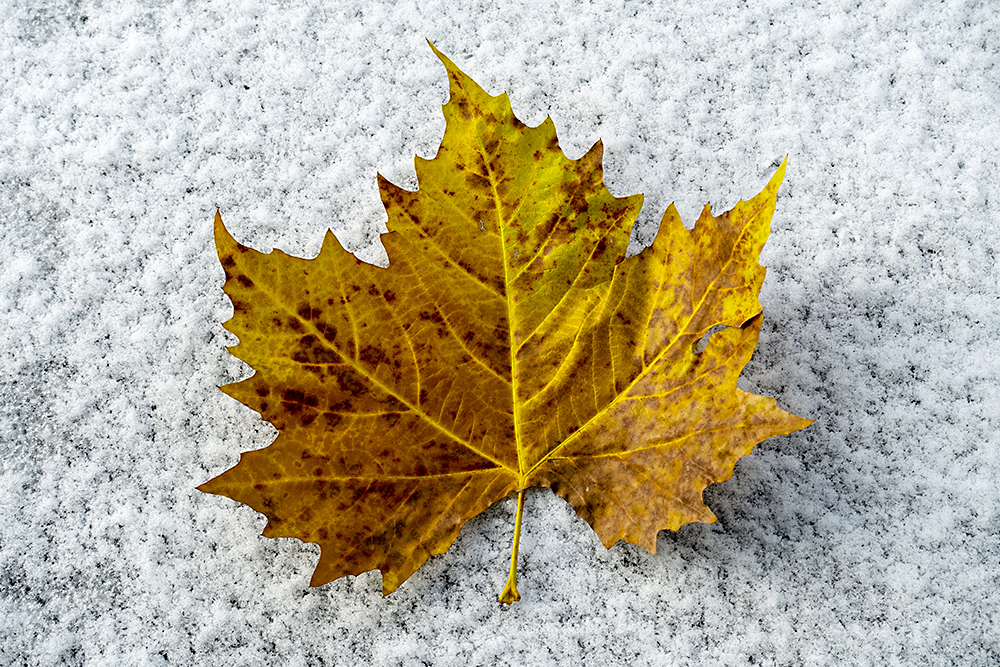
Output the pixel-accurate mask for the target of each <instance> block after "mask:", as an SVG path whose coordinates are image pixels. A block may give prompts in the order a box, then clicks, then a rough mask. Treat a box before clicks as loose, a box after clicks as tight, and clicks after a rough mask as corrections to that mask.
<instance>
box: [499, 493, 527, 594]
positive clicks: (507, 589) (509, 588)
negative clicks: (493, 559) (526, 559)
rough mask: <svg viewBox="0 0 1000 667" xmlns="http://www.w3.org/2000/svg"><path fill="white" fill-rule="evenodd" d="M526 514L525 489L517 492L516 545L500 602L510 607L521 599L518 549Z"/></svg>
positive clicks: (512, 548)
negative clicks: (523, 517)
mask: <svg viewBox="0 0 1000 667" xmlns="http://www.w3.org/2000/svg"><path fill="white" fill-rule="evenodd" d="M523 514H524V489H520V490H519V491H518V492H517V516H516V518H515V519H514V544H513V546H512V547H511V553H510V574H508V575H507V585H506V586H504V589H503V592H502V593H500V598H499V600H498V601H499V602H502V603H503V604H506V605H509V604H513V603H514V602H517V601H518V600H520V599H521V594H520V593H518V592H517V547H518V545H519V544H520V542H521V515H523Z"/></svg>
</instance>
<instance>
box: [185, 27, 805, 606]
mask: <svg viewBox="0 0 1000 667" xmlns="http://www.w3.org/2000/svg"><path fill="white" fill-rule="evenodd" d="M432 48H434V47H433V45H432ZM434 51H435V53H437V55H438V57H439V58H440V59H441V60H442V62H443V63H444V64H445V68H446V69H447V71H448V77H449V84H450V90H451V97H450V99H449V101H448V103H447V104H446V105H445V107H444V114H445V118H446V120H447V128H446V130H445V135H444V138H443V139H442V141H441V146H440V148H439V150H438V154H437V156H436V157H435V158H434V159H433V160H424V159H421V158H419V157H418V158H416V160H415V162H416V172H417V178H418V182H419V190H417V191H416V192H410V191H407V190H403V189H401V188H398V187H396V186H395V185H392V184H391V183H389V182H388V181H386V180H385V179H384V178H382V177H381V176H379V179H378V182H379V190H380V193H381V197H382V201H383V203H384V205H385V208H386V211H387V212H388V216H389V219H388V223H387V224H388V228H389V233H387V234H384V235H383V236H382V242H383V244H384V245H385V249H386V252H387V254H388V256H389V268H387V269H384V268H379V267H376V266H372V265H370V264H366V263H364V262H361V261H359V260H357V259H356V258H355V257H354V256H352V255H350V254H349V253H347V252H346V251H345V250H344V249H343V248H342V247H340V245H339V243H338V242H337V240H336V238H335V237H334V236H333V234H332V233H329V232H328V233H327V235H326V238H325V239H324V242H323V246H322V249H321V250H320V252H319V255H318V256H317V257H316V258H315V259H311V260H306V259H299V258H295V257H291V256H289V255H286V254H285V253H283V252H281V251H275V252H273V253H267V254H262V253H259V252H257V251H254V250H252V249H250V248H248V247H246V246H243V245H241V244H239V243H237V242H236V241H235V240H234V239H233V238H232V236H231V235H230V234H229V232H228V231H227V230H226V228H225V226H224V225H223V223H222V218H221V216H220V215H219V214H216V218H215V237H216V245H217V248H218V253H219V259H220V261H221V262H222V266H223V268H224V269H225V273H226V283H225V287H224V289H225V291H226V293H227V294H228V295H229V296H230V298H231V299H232V302H233V308H234V315H233V317H232V319H230V320H229V321H227V322H226V324H225V326H226V328H227V329H228V330H229V331H231V332H232V333H234V334H236V335H237V337H238V338H239V340H240V342H239V344H238V345H237V346H235V347H234V348H231V351H232V353H233V354H234V355H235V356H237V357H238V358H240V359H242V360H243V361H245V362H246V363H247V364H249V365H250V366H251V367H252V368H253V369H254V370H255V371H256V372H255V373H254V375H252V376H251V377H249V378H247V379H246V380H243V381H241V382H237V383H234V384H230V385H226V386H224V387H223V390H224V391H225V392H226V393H227V394H229V395H230V396H232V397H233V398H235V399H237V400H239V401H240V402H242V403H244V404H245V405H247V406H249V407H251V408H253V409H254V410H256V411H258V412H259V413H260V414H261V416H262V417H263V418H264V419H266V420H267V421H269V422H271V423H272V424H273V425H274V426H275V427H276V428H277V429H278V431H279V435H278V437H277V438H276V439H275V441H274V442H273V443H272V444H271V445H270V446H269V447H267V448H265V449H262V450H258V451H252V452H247V453H244V454H243V455H242V457H241V458H240V462H239V464H238V465H236V466H235V467H234V468H232V469H230V470H228V471H226V472H224V473H222V474H221V475H219V476H218V477H215V478H214V479H212V480H210V481H209V482H206V483H205V484H202V485H201V486H200V487H198V488H199V489H201V490H202V491H206V492H208V493H215V494H219V495H224V496H228V497H230V498H232V499H234V500H237V501H239V502H242V503H246V504H247V505H250V506H251V507H253V508H254V509H256V510H257V511H259V512H262V513H263V514H265V515H266V516H267V517H268V519H269V520H268V524H267V527H266V528H265V529H264V535H265V536H269V537H296V538H299V539H301V540H303V541H307V542H315V543H317V544H319V545H320V547H321V556H320V560H319V563H318V564H317V566H316V570H315V572H314V574H313V578H312V584H313V585H316V586H318V585H322V584H324V583H327V582H329V581H332V580H333V579H336V578H338V577H341V576H344V575H346V574H360V573H362V572H365V571H368V570H372V569H378V570H380V571H381V573H382V585H383V592H384V594H388V593H391V592H392V591H394V590H395V589H396V588H397V587H398V586H399V585H400V584H401V583H402V582H403V581H405V580H406V579H407V578H408V577H409V576H410V575H411V574H413V572H414V571H416V569H417V568H419V567H420V565H422V564H423V563H424V561H426V560H427V558H428V557H429V556H431V555H433V554H440V553H444V551H446V550H447V549H448V547H449V546H450V545H451V544H452V542H454V540H455V538H456V537H457V536H458V533H459V531H460V530H461V527H462V525H463V524H464V523H465V522H466V521H468V520H469V519H470V518H472V517H473V516H475V515H477V514H479V513H480V512H482V511H483V510H485V509H486V508H487V507H489V506H490V505H491V504H492V503H494V502H496V501H498V500H500V499H502V498H504V497H505V496H507V495H508V494H510V493H512V492H515V491H516V492H517V493H518V503H517V514H516V520H515V528H514V538H513V548H512V558H511V565H510V573H509V576H508V581H507V586H506V587H505V589H504V591H503V593H502V594H501V597H500V601H501V602H506V603H510V602H512V601H514V600H517V599H519V598H520V596H519V594H518V592H517V588H516V574H517V570H516V567H517V547H518V540H519V535H520V526H521V515H522V511H523V504H524V491H525V489H527V488H529V487H532V486H548V487H550V488H552V490H553V491H555V492H556V493H557V494H559V495H560V496H562V497H563V498H565V499H566V500H567V501H568V502H569V503H570V504H572V506H573V507H574V509H575V510H576V511H577V513H578V514H579V515H580V516H581V517H583V518H584V519H585V520H586V521H587V522H588V523H590V525H591V526H592V527H593V528H594V530H595V531H596V533H597V535H598V536H599V537H600V539H601V541H602V542H603V543H604V544H605V546H607V547H610V546H612V545H613V544H615V543H616V542H617V541H618V540H625V541H628V542H632V543H634V544H638V545H640V546H641V547H643V548H644V549H646V550H647V551H651V552H655V550H656V535H657V533H658V532H659V531H660V530H662V529H672V530H676V529H678V528H679V527H680V526H681V525H683V524H685V523H689V522H692V521H706V522H710V521H714V520H715V517H714V515H713V514H712V512H711V511H710V510H709V509H708V508H707V507H706V506H705V505H704V503H703V502H702V491H703V490H704V489H705V487H706V486H708V485H709V484H711V483H713V482H719V481H722V480H725V479H728V478H729V477H730V476H731V475H732V472H733V467H734V465H735V462H736V460H737V459H738V458H739V457H741V456H744V455H746V454H747V453H749V452H750V450H751V449H752V448H753V447H754V445H755V444H756V443H758V442H760V441H761V440H764V439H765V438H768V437H771V436H775V435H781V434H786V433H790V432H792V431H795V430H798V429H801V428H804V427H805V426H807V425H808V424H809V423H810V421H809V420H806V419H802V418H800V417H796V416H794V415H792V414H790V413H788V412H785V411H784V410H781V409H780V408H778V407H777V404H776V402H775V400H774V399H773V398H765V397H761V396H756V395H753V394H750V393H747V392H744V391H741V390H739V389H737V387H736V379H737V377H738V376H739V374H740V372H741V370H742V369H743V367H744V366H745V365H746V363H747V361H749V359H750V356H751V354H752V353H753V350H754V348H755V346H756V344H757V338H758V335H759V332H760V326H761V315H760V312H761V306H760V303H759V302H758V299H757V295H758V293H759V291H760V287H761V284H762V282H763V279H764V273H765V270H764V268H763V267H761V266H760V265H759V264H758V256H759V254H760V250H761V248H762V247H763V245H764V242H765V240H766V238H767V236H768V233H769V228H770V220H771V217H772V215H773V213H774V207H775V201H776V195H777V190H778V185H779V184H780V182H781V179H782V177H783V175H784V169H785V165H784V164H782V166H781V167H780V168H779V170H778V171H777V173H776V174H775V175H774V177H773V178H772V179H771V181H770V182H769V183H768V184H767V186H766V187H765V188H764V190H763V192H761V193H760V194H759V195H757V196H756V197H754V198H753V199H751V200H749V201H741V202H740V203H738V204H737V205H736V206H735V207H734V208H733V209H732V210H731V211H729V212H727V213H723V214H722V215H720V216H714V215H712V213H711V210H710V209H709V207H708V206H706V207H705V209H704V211H703V212H702V214H701V217H700V218H699V219H698V222H697V224H696V225H695V227H694V229H693V230H690V231H689V230H687V229H685V228H684V226H683V225H682V224H681V221H680V218H679V216H678V214H677V211H676V209H675V208H674V207H673V206H672V205H671V206H670V208H669V209H668V210H667V212H666V213H665V214H664V217H663V220H662V222H661V224H660V230H659V232H658V234H657V236H656V238H655V239H654V241H653V244H652V246H650V247H649V248H647V249H645V250H643V251H642V252H641V253H639V254H638V255H635V256H633V257H630V258H628V259H625V258H624V256H625V249H626V245H627V243H628V238H629V230H630V229H631V226H632V224H633V222H634V221H635V219H636V216H637V215H638V212H639V209H640V207H641V205H642V196H641V195H633V196H630V197H624V198H618V197H614V196H612V195H611V193H610V192H608V190H607V188H606V187H605V186H604V182H603V172H602V168H601V159H602V146H601V143H600V142H598V143H597V144H595V145H594V147H593V148H591V150H590V151H588V152H587V154H586V155H584V156H583V157H582V158H580V159H579V160H570V159H568V158H567V157H566V156H565V155H564V154H563V153H562V151H561V150H560V148H559V145H558V141H557V139H556V132H555V127H554V126H553V124H552V121H551V120H550V119H546V120H545V121H544V122H543V123H541V124H540V125H539V126H537V127H533V128H532V127H528V126H526V125H524V124H523V123H521V122H520V121H518V120H517V118H515V117H514V114H513V112H512V110H511V106H510V102H509V100H508V98H507V96H506V94H503V95H499V96H495V97H494V96H491V95H489V94H487V93H486V92H485V91H484V90H483V89H482V88H481V87H480V86H479V85H478V84H476V82H474V81H473V80H472V79H471V78H469V77H468V76H466V75H465V74H464V73H463V72H462V71H461V70H459V69H458V67H456V66H455V64H454V63H452V62H451V61H450V60H449V59H448V58H446V57H445V56H444V55H442V54H441V53H440V52H439V51H437V49H434ZM719 325H725V326H726V327H727V328H725V329H723V330H721V331H719V332H718V333H715V334H714V335H712V337H711V338H710V340H709V341H708V345H707V347H706V348H705V349H704V350H702V351H697V350H696V344H697V343H698V342H699V341H700V340H702V339H703V338H704V337H705V336H706V335H707V334H709V332H710V331H711V330H712V329H713V327H717V326H719Z"/></svg>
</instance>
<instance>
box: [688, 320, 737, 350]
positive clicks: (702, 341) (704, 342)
mask: <svg viewBox="0 0 1000 667" xmlns="http://www.w3.org/2000/svg"><path fill="white" fill-rule="evenodd" d="M728 328H729V327H727V326H726V325H725V324H716V325H715V326H714V327H712V328H711V329H709V330H708V331H707V332H705V335H704V336H702V337H701V338H699V339H698V342H697V343H695V344H694V348H693V351H694V353H695V354H701V353H702V352H704V351H705V348H707V347H708V339H709V338H711V337H712V334H714V333H716V332H718V331H722V330H723V329H728Z"/></svg>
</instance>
